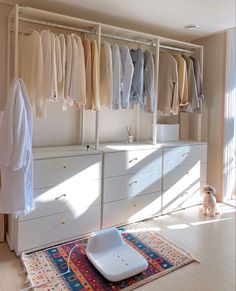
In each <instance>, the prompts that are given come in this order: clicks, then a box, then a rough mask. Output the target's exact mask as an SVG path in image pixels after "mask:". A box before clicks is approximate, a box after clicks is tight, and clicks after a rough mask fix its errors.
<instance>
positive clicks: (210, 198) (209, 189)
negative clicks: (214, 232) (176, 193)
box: [202, 185, 218, 217]
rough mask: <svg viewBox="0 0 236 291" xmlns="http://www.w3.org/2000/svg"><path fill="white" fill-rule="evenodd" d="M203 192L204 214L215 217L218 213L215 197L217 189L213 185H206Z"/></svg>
mask: <svg viewBox="0 0 236 291" xmlns="http://www.w3.org/2000/svg"><path fill="white" fill-rule="evenodd" d="M202 193H203V201H202V206H203V214H204V215H209V216H212V217H213V216H214V215H215V214H217V213H218V211H217V209H216V198H215V195H216V189H215V188H214V187H213V186H211V185H205V186H204V187H203V188H202Z"/></svg>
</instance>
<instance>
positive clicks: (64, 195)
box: [55, 194, 66, 200]
mask: <svg viewBox="0 0 236 291" xmlns="http://www.w3.org/2000/svg"><path fill="white" fill-rule="evenodd" d="M63 197H66V194H62V195H60V196H58V197H56V198H55V200H59V199H61V198H63Z"/></svg>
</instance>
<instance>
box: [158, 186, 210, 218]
mask: <svg viewBox="0 0 236 291" xmlns="http://www.w3.org/2000/svg"><path fill="white" fill-rule="evenodd" d="M205 183H206V182H205V181H198V182H196V183H195V184H192V185H188V186H187V187H185V189H184V188H183V187H178V186H173V187H171V188H170V189H168V190H166V191H164V193H163V200H162V201H163V210H162V213H168V212H171V211H175V210H179V209H182V208H186V207H190V206H194V205H197V204H199V203H201V202H202V195H201V189H202V187H203V186H204V184H205Z"/></svg>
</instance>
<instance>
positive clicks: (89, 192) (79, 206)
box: [19, 180, 101, 221]
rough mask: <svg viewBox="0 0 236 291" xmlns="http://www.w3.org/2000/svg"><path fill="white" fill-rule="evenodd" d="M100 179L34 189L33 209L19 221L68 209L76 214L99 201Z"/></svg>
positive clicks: (68, 182)
mask: <svg viewBox="0 0 236 291" xmlns="http://www.w3.org/2000/svg"><path fill="white" fill-rule="evenodd" d="M100 189H101V180H92V181H89V182H88V181H80V182H77V183H71V182H70V181H65V182H63V183H61V184H59V185H57V186H55V187H53V188H43V189H38V190H35V191H34V206H35V210H34V211H33V212H31V213H30V214H28V215H25V216H22V217H20V218H19V220H20V221H24V220H28V219H32V218H36V217H41V216H46V215H51V214H56V213H60V212H66V211H69V212H71V213H73V214H75V215H76V213H77V212H80V211H83V209H87V208H88V207H89V206H92V205H99V204H100V203H101V195H100V193H101V191H100Z"/></svg>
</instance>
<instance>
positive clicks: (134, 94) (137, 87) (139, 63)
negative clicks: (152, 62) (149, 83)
mask: <svg viewBox="0 0 236 291" xmlns="http://www.w3.org/2000/svg"><path fill="white" fill-rule="evenodd" d="M130 55H131V58H132V61H133V65H134V74H133V78H132V84H131V93H130V107H131V108H132V107H133V105H134V104H139V105H140V109H141V110H144V93H143V83H144V56H143V52H142V50H141V49H140V48H138V49H136V50H133V49H132V50H130Z"/></svg>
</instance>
